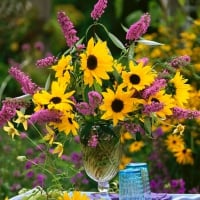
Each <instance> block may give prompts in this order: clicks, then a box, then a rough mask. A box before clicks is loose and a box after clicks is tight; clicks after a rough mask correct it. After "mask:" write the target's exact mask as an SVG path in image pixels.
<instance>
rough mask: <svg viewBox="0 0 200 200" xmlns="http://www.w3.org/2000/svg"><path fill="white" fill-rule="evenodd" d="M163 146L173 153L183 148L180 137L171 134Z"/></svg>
mask: <svg viewBox="0 0 200 200" xmlns="http://www.w3.org/2000/svg"><path fill="white" fill-rule="evenodd" d="M165 144H166V146H167V149H168V150H169V151H171V152H174V151H176V150H177V149H179V148H182V146H184V140H183V137H182V136H180V135H174V134H173V135H169V136H167V138H166V140H165Z"/></svg>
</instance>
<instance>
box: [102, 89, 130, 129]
mask: <svg viewBox="0 0 200 200" xmlns="http://www.w3.org/2000/svg"><path fill="white" fill-rule="evenodd" d="M102 95H103V97H104V100H103V104H102V105H101V106H100V110H102V111H105V113H104V114H103V115H102V117H101V118H102V119H105V120H109V119H113V125H114V126H115V125H117V123H118V121H119V120H124V118H125V117H126V116H127V115H128V113H129V112H131V111H133V98H131V96H132V92H130V91H129V92H125V91H123V90H122V87H121V86H118V88H117V90H116V92H114V91H112V90H111V89H107V92H102Z"/></svg>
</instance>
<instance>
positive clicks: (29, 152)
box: [26, 148, 34, 156]
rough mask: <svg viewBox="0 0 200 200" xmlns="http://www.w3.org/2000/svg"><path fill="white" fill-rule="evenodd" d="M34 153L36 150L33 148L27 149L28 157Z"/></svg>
mask: <svg viewBox="0 0 200 200" xmlns="http://www.w3.org/2000/svg"><path fill="white" fill-rule="evenodd" d="M33 153H34V150H33V149H32V148H27V149H26V155H27V156H30V155H33Z"/></svg>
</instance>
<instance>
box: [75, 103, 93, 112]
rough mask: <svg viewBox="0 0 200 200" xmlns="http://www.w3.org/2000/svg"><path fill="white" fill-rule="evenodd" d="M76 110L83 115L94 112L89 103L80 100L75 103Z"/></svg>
mask: <svg viewBox="0 0 200 200" xmlns="http://www.w3.org/2000/svg"><path fill="white" fill-rule="evenodd" d="M75 107H76V110H77V111H78V112H79V113H81V114H83V115H91V114H93V113H94V111H93V109H91V107H90V105H89V104H88V103H87V102H80V103H77V104H76V106H75Z"/></svg>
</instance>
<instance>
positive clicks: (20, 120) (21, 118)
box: [14, 110, 30, 130]
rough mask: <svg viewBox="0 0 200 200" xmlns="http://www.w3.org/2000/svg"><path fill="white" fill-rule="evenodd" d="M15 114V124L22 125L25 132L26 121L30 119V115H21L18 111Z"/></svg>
mask: <svg viewBox="0 0 200 200" xmlns="http://www.w3.org/2000/svg"><path fill="white" fill-rule="evenodd" d="M16 112H17V116H18V118H17V119H16V120H15V121H14V122H15V123H17V124H22V125H23V127H24V129H25V130H27V129H28V122H27V119H29V118H30V115H24V113H22V112H21V111H19V110H17V111H16Z"/></svg>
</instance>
